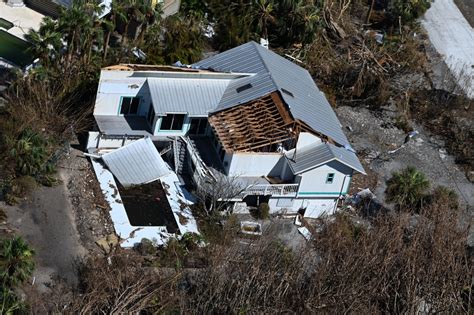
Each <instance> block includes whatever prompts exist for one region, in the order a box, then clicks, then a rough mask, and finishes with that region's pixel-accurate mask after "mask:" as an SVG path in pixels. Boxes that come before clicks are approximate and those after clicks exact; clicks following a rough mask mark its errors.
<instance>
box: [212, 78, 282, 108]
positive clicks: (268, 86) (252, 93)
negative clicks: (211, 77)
mask: <svg viewBox="0 0 474 315" xmlns="http://www.w3.org/2000/svg"><path fill="white" fill-rule="evenodd" d="M246 84H251V85H252V87H251V88H249V89H246V90H244V91H241V92H237V89H238V88H239V87H241V86H244V85H246ZM274 90H275V86H274V85H273V81H272V80H271V78H270V74H268V73H263V74H257V75H254V76H251V77H247V78H242V79H238V80H233V81H232V82H230V83H229V85H228V86H227V89H226V91H225V93H224V95H223V96H222V99H221V101H220V102H219V106H218V107H217V108H216V109H215V110H214V111H221V110H224V109H227V108H231V107H234V106H236V105H239V104H244V103H246V102H249V101H251V100H255V99H257V98H259V97H262V96H265V95H268V94H269V93H271V92H273V91H274Z"/></svg>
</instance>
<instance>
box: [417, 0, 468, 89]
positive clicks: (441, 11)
mask: <svg viewBox="0 0 474 315" xmlns="http://www.w3.org/2000/svg"><path fill="white" fill-rule="evenodd" d="M421 23H422V25H423V27H424V28H425V29H426V31H427V32H428V36H429V39H430V41H431V43H432V44H433V46H434V47H435V48H436V50H437V51H438V52H439V53H440V54H441V55H442V56H443V58H444V61H445V62H446V64H447V65H448V67H449V69H450V70H451V71H452V72H453V74H454V76H455V77H456V79H457V80H458V82H459V85H460V87H461V88H463V90H465V92H466V94H467V96H468V97H470V98H474V29H473V28H472V27H471V25H470V24H469V23H468V21H467V20H466V19H465V18H464V16H463V14H462V13H461V11H460V10H459V9H458V7H457V6H456V4H455V3H454V2H453V0H436V1H434V2H433V3H432V4H431V8H430V9H429V10H428V11H426V13H425V16H424V17H423V19H422V21H421Z"/></svg>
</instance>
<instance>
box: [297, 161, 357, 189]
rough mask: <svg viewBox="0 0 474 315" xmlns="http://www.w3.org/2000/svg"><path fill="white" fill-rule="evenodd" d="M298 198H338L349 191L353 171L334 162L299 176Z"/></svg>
mask: <svg viewBox="0 0 474 315" xmlns="http://www.w3.org/2000/svg"><path fill="white" fill-rule="evenodd" d="M297 178H298V179H299V183H300V186H299V189H298V197H338V196H339V195H340V194H342V195H344V194H346V193H347V192H348V191H349V186H350V182H351V178H352V169H351V168H350V167H347V166H346V165H344V164H341V163H339V162H337V161H332V162H329V163H327V164H324V165H322V166H320V167H317V168H315V169H313V170H310V171H307V172H305V173H302V174H300V175H299V176H297Z"/></svg>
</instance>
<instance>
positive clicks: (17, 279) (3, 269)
mask: <svg viewBox="0 0 474 315" xmlns="http://www.w3.org/2000/svg"><path fill="white" fill-rule="evenodd" d="M33 255H34V251H33V250H32V249H31V248H30V247H29V246H28V244H27V243H26V242H25V241H24V240H23V239H22V238H21V237H14V238H11V239H5V240H2V241H1V243H0V281H1V283H3V284H4V285H6V286H10V287H13V286H16V285H18V284H21V283H23V282H25V280H27V279H28V278H29V277H30V276H31V274H32V273H33V270H34V266H35V263H34V261H33Z"/></svg>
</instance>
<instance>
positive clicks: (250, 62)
mask: <svg viewBox="0 0 474 315" xmlns="http://www.w3.org/2000/svg"><path fill="white" fill-rule="evenodd" d="M194 66H198V67H202V68H213V69H215V70H218V71H228V72H246V73H258V75H256V76H253V77H250V78H245V79H239V80H237V81H240V82H244V81H245V82H247V83H251V84H252V85H253V86H254V87H253V88H252V89H249V90H247V91H245V93H236V92H235V87H234V85H237V83H236V82H232V83H231V84H230V85H229V86H228V89H227V90H226V93H225V94H224V98H223V100H222V101H221V102H220V103H219V107H218V108H217V110H222V109H226V108H230V107H232V106H236V105H239V104H242V103H245V102H248V101H250V100H252V99H255V98H258V97H261V96H263V95H266V94H268V93H271V92H273V91H277V90H278V91H280V92H281V89H285V90H287V91H289V92H291V93H292V94H293V96H290V95H287V94H285V93H281V94H282V97H283V99H284V101H285V102H286V104H287V105H288V106H289V108H290V111H291V114H292V115H293V117H294V118H295V119H299V120H301V121H303V122H305V123H306V124H308V125H309V126H310V127H311V128H313V129H314V130H316V131H318V132H321V133H322V134H325V135H327V136H329V137H331V138H333V139H334V140H335V141H336V142H338V143H339V144H341V145H346V144H349V141H348V140H347V138H346V136H345V135H344V132H343V131H342V129H341V124H340V123H339V120H338V119H337V117H336V114H335V113H334V111H333V109H332V108H331V105H330V104H329V103H328V101H327V100H326V98H325V97H324V95H323V94H322V93H321V91H319V89H318V87H317V86H316V84H315V83H314V81H313V79H312V78H311V75H310V74H309V72H308V71H306V70H305V69H303V68H301V67H299V66H298V65H296V64H294V63H292V62H291V61H289V60H286V59H285V58H283V57H281V56H279V55H278V54H276V53H274V52H272V51H270V50H268V49H265V48H263V47H262V46H260V45H259V44H257V43H255V42H249V43H246V44H243V45H241V46H238V47H236V48H233V49H230V50H228V51H225V52H223V53H220V54H218V55H215V56H213V57H210V58H208V59H205V60H202V61H200V62H198V63H196V64H194Z"/></svg>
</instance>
